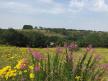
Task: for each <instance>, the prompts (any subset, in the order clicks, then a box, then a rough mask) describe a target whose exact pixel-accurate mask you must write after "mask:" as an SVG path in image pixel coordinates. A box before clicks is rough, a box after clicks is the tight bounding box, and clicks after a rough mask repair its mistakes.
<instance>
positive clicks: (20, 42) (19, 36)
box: [0, 28, 108, 47]
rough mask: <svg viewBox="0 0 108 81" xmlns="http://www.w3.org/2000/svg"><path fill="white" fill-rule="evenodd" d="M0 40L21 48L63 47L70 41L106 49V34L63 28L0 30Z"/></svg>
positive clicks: (107, 44)
mask: <svg viewBox="0 0 108 81" xmlns="http://www.w3.org/2000/svg"><path fill="white" fill-rule="evenodd" d="M0 39H1V40H0V44H9V45H15V46H21V47H26V46H30V47H47V46H50V44H51V43H54V44H53V45H52V46H53V47H54V46H57V45H60V46H63V45H64V43H70V42H72V41H75V42H76V43H78V45H79V46H81V47H84V46H87V45H88V44H92V45H93V46H94V47H108V41H107V40H108V32H102V31H90V30H74V29H64V28H35V29H0ZM52 46H51V47H52Z"/></svg>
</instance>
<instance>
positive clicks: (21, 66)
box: [15, 59, 28, 69]
mask: <svg viewBox="0 0 108 81" xmlns="http://www.w3.org/2000/svg"><path fill="white" fill-rule="evenodd" d="M27 64H28V62H27V59H22V60H20V61H18V64H17V65H16V66H15V68H17V69H25V68H26V67H27Z"/></svg>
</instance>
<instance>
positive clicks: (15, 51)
mask: <svg viewBox="0 0 108 81" xmlns="http://www.w3.org/2000/svg"><path fill="white" fill-rule="evenodd" d="M34 50H39V51H40V52H41V53H43V54H47V49H46V48H34ZM49 51H50V54H53V52H54V51H55V48H50V49H49ZM84 52H85V49H84V48H80V50H79V51H77V52H75V54H74V55H75V56H76V57H79V56H80V55H81V54H84ZM93 53H94V54H99V55H100V56H101V57H102V63H108V48H95V49H94V52H93ZM0 56H1V57H0V68H1V67H4V66H6V65H14V64H15V63H16V62H17V61H18V60H19V59H21V58H24V57H27V58H29V54H28V51H27V48H18V47H13V46H3V45H1V46H0ZM75 59H77V58H75Z"/></svg>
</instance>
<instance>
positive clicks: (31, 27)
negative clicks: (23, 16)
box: [23, 25, 33, 29]
mask: <svg viewBox="0 0 108 81" xmlns="http://www.w3.org/2000/svg"><path fill="white" fill-rule="evenodd" d="M23 29H33V26H32V25H24V26H23Z"/></svg>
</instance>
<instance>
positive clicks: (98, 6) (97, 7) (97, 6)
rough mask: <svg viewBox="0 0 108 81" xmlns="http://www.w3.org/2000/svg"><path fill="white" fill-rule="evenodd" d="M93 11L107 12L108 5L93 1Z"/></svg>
mask: <svg viewBox="0 0 108 81" xmlns="http://www.w3.org/2000/svg"><path fill="white" fill-rule="evenodd" d="M94 10H96V11H108V5H107V4H106V3H105V0H95V4H94Z"/></svg>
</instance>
